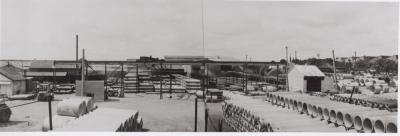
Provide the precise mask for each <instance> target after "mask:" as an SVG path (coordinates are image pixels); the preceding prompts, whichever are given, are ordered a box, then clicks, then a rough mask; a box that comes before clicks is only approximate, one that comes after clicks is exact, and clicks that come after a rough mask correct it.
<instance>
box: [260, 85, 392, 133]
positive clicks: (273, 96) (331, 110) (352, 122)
mask: <svg viewBox="0 0 400 136" xmlns="http://www.w3.org/2000/svg"><path fill="white" fill-rule="evenodd" d="M267 101H269V102H271V103H272V104H274V105H276V106H279V107H283V108H285V109H292V110H293V111H297V112H299V113H300V114H306V115H309V116H311V117H312V118H317V119H319V120H323V121H325V122H327V123H328V124H334V125H335V126H343V127H344V128H345V129H346V130H351V129H355V130H356V131H357V132H368V133H372V132H380V133H384V132H385V133H397V112H389V111H387V110H377V109H372V108H368V107H362V106H356V105H353V104H348V103H342V102H335V101H331V100H329V99H328V98H322V97H315V96H309V95H306V94H300V93H294V92H271V93H268V94H267Z"/></svg>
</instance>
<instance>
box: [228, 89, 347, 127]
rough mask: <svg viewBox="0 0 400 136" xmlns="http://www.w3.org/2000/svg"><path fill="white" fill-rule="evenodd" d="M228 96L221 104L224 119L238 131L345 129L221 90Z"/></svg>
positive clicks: (258, 98) (257, 99)
mask: <svg viewBox="0 0 400 136" xmlns="http://www.w3.org/2000/svg"><path fill="white" fill-rule="evenodd" d="M224 94H225V96H226V97H229V99H227V100H226V101H225V103H224V105H223V107H222V108H223V116H224V120H225V122H227V124H228V125H229V126H231V127H232V128H233V129H234V130H236V131H240V132H310V131H312V132H345V130H342V129H339V128H336V127H334V126H328V125H324V123H323V122H321V121H319V120H318V119H311V118H309V117H307V116H302V115H299V114H296V113H295V112H292V111H291V110H290V109H287V108H279V107H277V106H274V105H271V104H268V103H265V101H264V100H263V98H261V99H260V97H255V98H252V97H249V96H243V95H241V94H233V93H232V92H227V91H225V92H224Z"/></svg>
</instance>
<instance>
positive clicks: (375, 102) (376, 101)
mask: <svg viewBox="0 0 400 136" xmlns="http://www.w3.org/2000/svg"><path fill="white" fill-rule="evenodd" d="M330 99H331V100H334V101H338V102H345V103H350V94H335V95H333V97H331V98H330ZM351 100H352V104H355V105H361V106H364V107H371V108H378V109H380V110H388V111H390V112H393V111H397V100H391V99H387V98H379V97H373V96H367V95H359V94H354V95H353V96H352V98H351Z"/></svg>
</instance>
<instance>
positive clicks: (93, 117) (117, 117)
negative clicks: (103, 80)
mask: <svg viewBox="0 0 400 136" xmlns="http://www.w3.org/2000/svg"><path fill="white" fill-rule="evenodd" d="M142 127H143V120H142V118H141V117H140V116H139V112H138V111H135V110H125V109H113V108H98V109H97V110H95V111H93V112H92V113H90V114H87V115H84V116H82V117H80V118H77V119H76V120H74V121H72V122H70V123H68V124H67V125H65V126H63V127H61V128H59V129H57V130H56V131H66V132H76V131H79V132H80V131H93V132H98V131H107V132H138V131H142Z"/></svg>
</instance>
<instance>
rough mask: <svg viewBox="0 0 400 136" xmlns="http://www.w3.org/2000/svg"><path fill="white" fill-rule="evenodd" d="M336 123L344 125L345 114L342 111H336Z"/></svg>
mask: <svg viewBox="0 0 400 136" xmlns="http://www.w3.org/2000/svg"><path fill="white" fill-rule="evenodd" d="M336 124H337V125H339V126H344V115H343V113H342V112H340V111H338V112H337V113H336Z"/></svg>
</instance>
